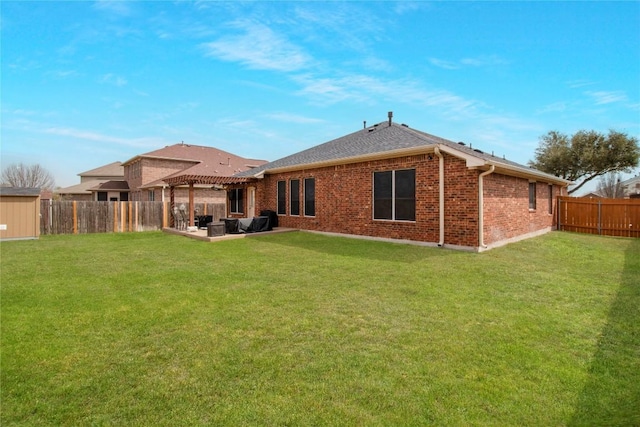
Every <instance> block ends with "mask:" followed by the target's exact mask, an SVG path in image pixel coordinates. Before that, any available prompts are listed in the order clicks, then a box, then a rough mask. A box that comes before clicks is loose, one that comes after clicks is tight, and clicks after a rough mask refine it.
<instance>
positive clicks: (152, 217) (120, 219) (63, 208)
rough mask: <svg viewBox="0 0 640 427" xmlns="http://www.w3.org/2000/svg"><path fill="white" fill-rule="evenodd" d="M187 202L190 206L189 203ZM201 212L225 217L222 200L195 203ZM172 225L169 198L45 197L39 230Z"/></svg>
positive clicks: (125, 229) (115, 230)
mask: <svg viewBox="0 0 640 427" xmlns="http://www.w3.org/2000/svg"><path fill="white" fill-rule="evenodd" d="M185 205H187V209H188V204H187V203H185ZM194 205H195V209H197V210H198V215H213V216H214V218H215V219H216V220H217V219H218V218H221V217H224V216H225V212H226V210H225V209H226V208H225V205H224V204H223V203H195V204H194ZM170 225H171V211H170V206H169V202H168V201H167V202H133V201H130V202H87V201H60V200H43V201H42V202H41V206H40V234H85V233H122V232H132V231H151V230H161V229H162V228H164V227H169V226H170Z"/></svg>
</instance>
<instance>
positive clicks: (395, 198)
mask: <svg viewBox="0 0 640 427" xmlns="http://www.w3.org/2000/svg"><path fill="white" fill-rule="evenodd" d="M373 219H389V220H396V221H415V220H416V171H415V169H406V170H397V171H385V172H374V173H373Z"/></svg>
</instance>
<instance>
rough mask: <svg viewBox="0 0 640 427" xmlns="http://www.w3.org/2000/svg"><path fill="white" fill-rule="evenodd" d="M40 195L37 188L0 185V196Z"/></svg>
mask: <svg viewBox="0 0 640 427" xmlns="http://www.w3.org/2000/svg"><path fill="white" fill-rule="evenodd" d="M39 195H40V189H39V188H26V187H3V186H0V196H30V197H36V196H39Z"/></svg>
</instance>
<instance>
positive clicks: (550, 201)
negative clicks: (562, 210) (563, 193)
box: [549, 184, 553, 214]
mask: <svg viewBox="0 0 640 427" xmlns="http://www.w3.org/2000/svg"><path fill="white" fill-rule="evenodd" d="M549 213H550V214H553V185H551V184H549Z"/></svg>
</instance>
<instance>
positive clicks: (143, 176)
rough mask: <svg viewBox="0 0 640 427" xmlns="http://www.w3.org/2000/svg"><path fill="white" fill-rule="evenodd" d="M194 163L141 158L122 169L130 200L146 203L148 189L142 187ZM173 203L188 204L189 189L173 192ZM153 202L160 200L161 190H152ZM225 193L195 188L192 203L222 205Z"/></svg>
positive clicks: (206, 188) (167, 191)
mask: <svg viewBox="0 0 640 427" xmlns="http://www.w3.org/2000/svg"><path fill="white" fill-rule="evenodd" d="M194 164H195V163H194V162H192V161H180V160H168V159H149V158H143V159H141V160H137V161H136V162H134V163H132V164H129V165H126V166H125V167H124V174H125V180H126V181H127V182H128V184H129V188H130V189H131V193H130V200H137V201H148V200H149V191H150V190H149V189H140V187H142V186H143V185H146V184H149V183H150V182H154V181H157V180H159V179H162V178H164V177H166V176H168V175H172V174H174V173H176V172H180V171H182V170H185V169H187V168H189V167H191V166H193V165H194ZM174 195H175V196H174V200H175V203H188V202H189V189H188V188H187V187H178V188H176V189H175V191H174ZM164 197H165V200H169V197H170V193H169V187H167V188H166V189H165V190H164ZM154 198H155V201H161V200H162V190H161V189H157V188H156V189H154ZM225 199H226V193H225V192H224V191H220V190H212V189H211V188H210V187H205V188H202V187H196V188H195V192H194V203H224V202H225Z"/></svg>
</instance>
